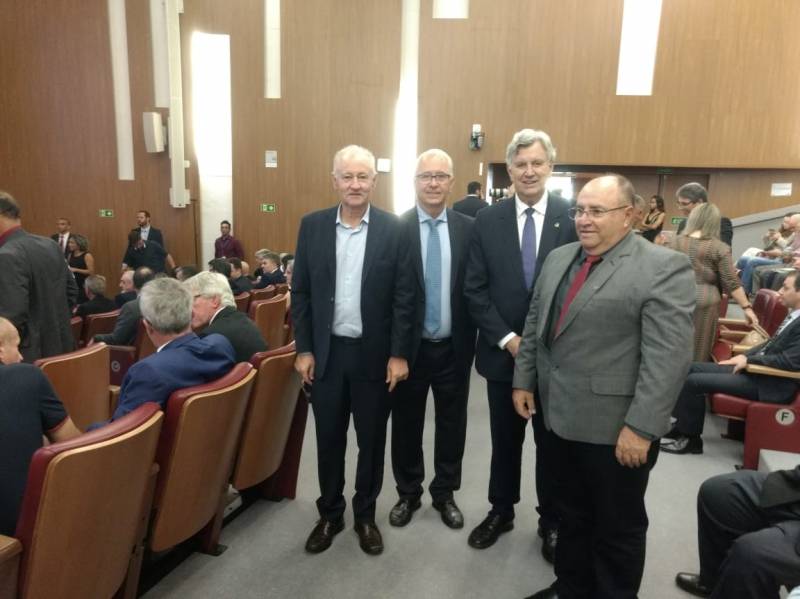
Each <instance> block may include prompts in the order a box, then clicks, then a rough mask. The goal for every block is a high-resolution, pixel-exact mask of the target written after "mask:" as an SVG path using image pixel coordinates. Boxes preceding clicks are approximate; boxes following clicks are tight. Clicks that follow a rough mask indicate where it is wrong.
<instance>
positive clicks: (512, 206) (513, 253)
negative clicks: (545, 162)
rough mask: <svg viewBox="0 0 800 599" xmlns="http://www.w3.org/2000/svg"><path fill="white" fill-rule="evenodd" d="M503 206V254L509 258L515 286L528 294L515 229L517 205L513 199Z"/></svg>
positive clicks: (517, 230)
mask: <svg viewBox="0 0 800 599" xmlns="http://www.w3.org/2000/svg"><path fill="white" fill-rule="evenodd" d="M505 204H507V205H505V206H502V208H503V211H502V212H501V213H500V219H501V221H502V234H501V237H502V243H503V244H505V247H506V249H505V252H504V254H505V255H506V256H508V257H509V264H508V267H509V273H510V276H512V277H514V278H515V279H516V282H517V283H516V284H517V285H519V286H520V287H522V288H523V289H524V290H525V293H527V292H528V289H527V287H526V286H525V272H524V271H523V269H522V251H521V250H520V247H519V229H518V228H517V203H516V200H515V199H514V198H509V199H507V200H505Z"/></svg>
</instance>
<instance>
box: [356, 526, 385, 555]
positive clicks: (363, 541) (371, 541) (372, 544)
mask: <svg viewBox="0 0 800 599" xmlns="http://www.w3.org/2000/svg"><path fill="white" fill-rule="evenodd" d="M353 530H355V531H356V534H357V535H358V544H359V545H360V546H361V550H362V551H363V552H364V553H366V554H369V555H378V554H379V553H383V539H382V538H381V531H379V530H378V527H377V526H375V523H374V522H356V525H355V526H354V527H353Z"/></svg>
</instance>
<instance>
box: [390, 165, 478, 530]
mask: <svg viewBox="0 0 800 599" xmlns="http://www.w3.org/2000/svg"><path fill="white" fill-rule="evenodd" d="M452 183H453V160H452V159H451V158H450V156H449V155H448V154H446V153H445V152H443V151H442V150H437V149H433V150H427V151H425V152H423V153H422V154H421V155H420V156H419V158H417V168H416V175H415V177H414V185H415V189H416V196H417V197H416V206H415V207H414V208H412V209H411V210H409V211H408V212H406V213H405V214H403V215H402V216H401V217H400V221H401V223H402V225H403V228H404V232H405V235H406V241H405V243H406V244H408V245H409V250H410V253H411V264H410V265H408V266H409V267H410V268H411V269H412V270H413V273H414V274H415V279H416V281H417V284H416V287H415V291H416V296H417V299H416V301H415V302H414V308H415V310H414V316H413V319H412V333H411V346H410V352H409V353H410V357H409V360H408V363H409V375H408V379H407V380H405V381H403V382H401V383H400V384H399V385H398V386H397V390H396V391H395V392H394V397H393V400H392V470H393V472H394V479H395V482H396V483H397V494H398V495H399V499H398V501H397V503H395V505H394V507H393V508H392V510H391V512H390V513H389V524H391V525H392V526H405V525H406V524H408V523H409V521H410V520H411V516H412V514H413V512H414V511H415V510H417V509H419V507H420V506H421V501H420V498H421V497H422V492H423V490H422V482H423V480H424V475H425V463H424V459H423V450H422V432H423V428H424V424H425V404H426V402H427V398H428V391H429V390H433V401H434V406H435V408H436V421H435V422H436V424H435V426H436V440H435V447H436V449H435V452H434V458H433V460H434V461H433V464H434V472H435V475H434V477H433V480H432V481H431V482H430V486H429V491H430V494H431V498H432V499H433V507H434V509H436V510H437V511H438V512H439V513H440V515H441V518H442V522H444V523H445V525H446V526H448V527H450V528H461V527H463V526H464V516H463V514H462V513H461V510H460V509H459V507H458V505H457V504H456V502H455V498H454V493H455V491H457V490H458V489H459V488H460V487H461V461H462V459H463V457H464V443H465V440H466V435H467V398H468V397H469V375H470V370H471V369H472V358H473V357H474V355H475V325H474V324H472V319H471V318H470V315H469V309H468V307H467V301H466V298H465V297H464V293H463V290H464V271H465V270H466V263H467V257H468V253H469V240H470V234H471V231H472V223H473V220H472V219H471V218H470V217H468V216H465V215H463V214H460V213H458V212H455V211H454V210H450V209H447V197H448V196H449V195H450V187H451V185H452Z"/></svg>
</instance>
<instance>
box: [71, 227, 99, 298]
mask: <svg viewBox="0 0 800 599" xmlns="http://www.w3.org/2000/svg"><path fill="white" fill-rule="evenodd" d="M67 249H68V250H69V257H68V259H67V261H68V264H69V269H70V271H72V274H73V276H74V277H75V284H76V285H77V286H78V303H79V304H82V303H83V302H85V301H86V299H87V297H86V292H85V291H84V289H83V283H84V282H85V281H86V277H88V276H89V275H93V274H94V256H92V254H90V253H89V240H88V239H86V238H85V237H84V236H83V235H72V236H71V237H70V238H69V241H68V242H67Z"/></svg>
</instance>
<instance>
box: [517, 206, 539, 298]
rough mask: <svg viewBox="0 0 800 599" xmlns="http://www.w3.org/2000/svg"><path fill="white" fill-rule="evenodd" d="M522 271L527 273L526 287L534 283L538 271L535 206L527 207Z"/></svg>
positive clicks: (523, 230) (523, 229) (523, 236)
mask: <svg viewBox="0 0 800 599" xmlns="http://www.w3.org/2000/svg"><path fill="white" fill-rule="evenodd" d="M520 249H521V250H522V272H523V273H524V274H525V287H526V288H527V289H530V288H531V286H532V285H533V275H534V274H535V273H536V223H535V222H534V221H533V208H526V209H525V224H524V225H523V227H522V246H521V247H520Z"/></svg>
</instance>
